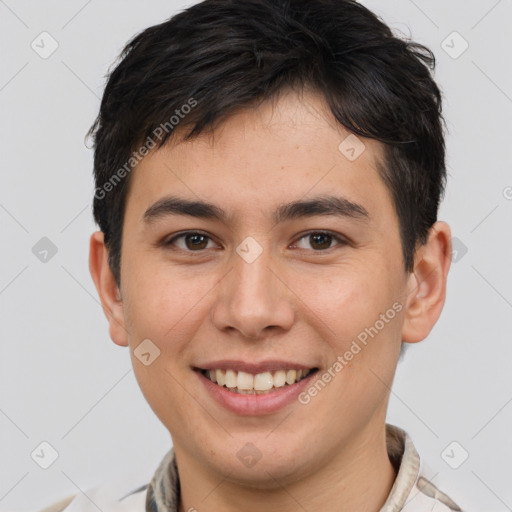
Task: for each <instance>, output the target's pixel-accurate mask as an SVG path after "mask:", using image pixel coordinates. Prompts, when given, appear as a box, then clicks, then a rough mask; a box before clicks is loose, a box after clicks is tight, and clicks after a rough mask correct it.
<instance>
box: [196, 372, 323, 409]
mask: <svg viewBox="0 0 512 512" xmlns="http://www.w3.org/2000/svg"><path fill="white" fill-rule="evenodd" d="M195 373H196V374H197V375H198V377H199V380H200V381H201V382H202V383H203V385H204V386H205V388H206V390H207V391H208V393H210V395H211V396H212V397H213V398H214V399H215V400H216V401H217V402H218V403H219V404H220V405H222V406H223V407H225V408H226V409H229V410H230V411H232V412H234V413H236V414H240V415H245V416H259V415H263V414H271V413H273V412H276V411H278V410H279V409H282V408H284V407H285V406H286V405H288V404H290V403H291V402H293V401H297V402H298V396H299V395H300V393H301V392H302V391H303V390H304V388H306V387H307V386H308V385H309V383H310V382H311V379H312V378H313V377H314V376H315V375H316V374H317V371H315V372H311V373H310V374H309V375H308V376H307V377H305V378H304V379H302V380H301V381H299V382H296V383H295V384H291V385H288V386H283V387H281V388H278V389H277V390H276V391H272V392H270V393H266V394H263V395H245V394H241V393H233V392H232V391H229V389H227V388H225V387H221V386H219V385H218V384H215V383H213V382H212V381H211V380H210V379H209V378H208V377H205V376H204V375H203V374H202V373H201V372H200V371H197V370H196V372H195Z"/></svg>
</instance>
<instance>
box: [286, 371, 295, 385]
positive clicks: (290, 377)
mask: <svg viewBox="0 0 512 512" xmlns="http://www.w3.org/2000/svg"><path fill="white" fill-rule="evenodd" d="M296 378H297V372H296V371H295V370H288V371H287V372H286V384H293V383H294V382H295V379H296Z"/></svg>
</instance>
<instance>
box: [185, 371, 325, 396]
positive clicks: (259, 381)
mask: <svg viewBox="0 0 512 512" xmlns="http://www.w3.org/2000/svg"><path fill="white" fill-rule="evenodd" d="M195 370H197V371H199V372H200V373H201V374H202V375H203V376H204V377H206V378H207V379H208V380H209V381H211V382H212V383H213V384H215V385H217V386H218V387H220V388H224V389H225V390H227V391H230V392H231V393H234V394H240V395H268V394H272V393H275V392H277V391H279V390H283V389H286V388H289V387H291V386H294V385H295V384H297V383H299V382H300V381H302V380H304V379H306V378H307V377H309V376H311V375H312V374H313V373H316V372H317V371H318V368H309V369H279V370H272V371H265V372H261V373H249V372H244V371H236V370H232V369H229V368H228V369H221V368H215V369H201V368H195Z"/></svg>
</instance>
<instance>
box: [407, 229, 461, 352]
mask: <svg viewBox="0 0 512 512" xmlns="http://www.w3.org/2000/svg"><path fill="white" fill-rule="evenodd" d="M451 261H452V241H451V232H450V227H449V226H448V224H446V223H445V222H441V221H439V222H436V223H435V224H434V225H433V226H432V227H431V228H430V231H429V236H428V240H427V242H426V244H425V245H421V246H419V247H418V249H417V251H416V256H415V258H414V270H413V272H412V273H411V274H410V276H409V281H408V292H407V300H406V311H405V320H404V325H403V328H402V340H403V341H405V342H407V343H417V342H418V341H421V340H424V339H425V338H426V337H427V336H428V334H429V333H430V331H431V330H432V328H433V327H434V325H435V323H436V322H437V320H438V318H439V316H440V314H441V311H442V309H443V306H444V301H445V298H446V279H447V276H448V270H449V269H450V265H451Z"/></svg>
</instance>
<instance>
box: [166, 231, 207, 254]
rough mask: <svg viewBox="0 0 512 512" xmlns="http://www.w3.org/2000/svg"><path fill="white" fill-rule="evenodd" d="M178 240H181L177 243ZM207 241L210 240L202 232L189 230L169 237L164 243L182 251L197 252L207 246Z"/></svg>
mask: <svg viewBox="0 0 512 512" xmlns="http://www.w3.org/2000/svg"><path fill="white" fill-rule="evenodd" d="M178 240H180V241H181V242H180V243H177V241H178ZM208 242H211V239H210V237H209V236H207V235H204V234H203V233H197V232H195V231H190V232H188V233H182V234H181V235H177V236H175V237H173V238H171V239H170V240H169V241H168V242H167V243H166V244H165V245H175V246H177V247H178V248H179V249H182V250H184V251H189V252H199V251H201V250H204V249H207V248H208V247H207V246H208Z"/></svg>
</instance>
